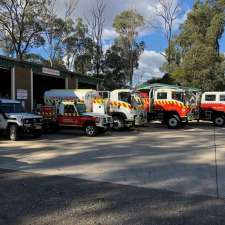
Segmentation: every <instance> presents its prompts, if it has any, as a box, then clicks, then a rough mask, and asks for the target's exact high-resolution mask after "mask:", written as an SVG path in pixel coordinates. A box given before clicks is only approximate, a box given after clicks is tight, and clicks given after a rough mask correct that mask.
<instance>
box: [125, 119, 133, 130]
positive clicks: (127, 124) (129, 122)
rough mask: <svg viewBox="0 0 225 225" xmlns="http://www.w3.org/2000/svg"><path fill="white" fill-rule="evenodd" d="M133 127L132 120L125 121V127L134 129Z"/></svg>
mask: <svg viewBox="0 0 225 225" xmlns="http://www.w3.org/2000/svg"><path fill="white" fill-rule="evenodd" d="M134 126H135V122H134V120H125V127H128V128H129V127H134Z"/></svg>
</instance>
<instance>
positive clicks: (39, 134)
mask: <svg viewBox="0 0 225 225" xmlns="http://www.w3.org/2000/svg"><path fill="white" fill-rule="evenodd" d="M33 136H34V137H35V138H40V137H41V136H42V131H41V130H35V131H33Z"/></svg>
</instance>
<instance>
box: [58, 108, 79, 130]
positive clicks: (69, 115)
mask: <svg viewBox="0 0 225 225" xmlns="http://www.w3.org/2000/svg"><path fill="white" fill-rule="evenodd" d="M79 118H80V117H79V115H78V113H77V111H76V109H75V106H74V105H73V104H71V105H69V104H68V105H67V104H66V105H64V114H63V116H62V117H61V121H60V125H62V126H71V127H72V126H81V123H80V119H79Z"/></svg>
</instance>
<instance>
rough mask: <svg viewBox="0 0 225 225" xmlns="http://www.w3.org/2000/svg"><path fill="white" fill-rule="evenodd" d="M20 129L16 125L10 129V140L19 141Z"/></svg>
mask: <svg viewBox="0 0 225 225" xmlns="http://www.w3.org/2000/svg"><path fill="white" fill-rule="evenodd" d="M19 136H20V135H19V128H18V126H17V125H16V124H12V125H10V127H9V138H10V140H11V141H17V140H19Z"/></svg>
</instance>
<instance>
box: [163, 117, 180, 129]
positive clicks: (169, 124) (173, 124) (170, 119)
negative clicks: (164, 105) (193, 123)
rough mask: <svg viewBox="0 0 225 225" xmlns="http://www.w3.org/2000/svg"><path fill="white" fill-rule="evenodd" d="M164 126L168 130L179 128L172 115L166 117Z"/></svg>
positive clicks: (178, 123)
mask: <svg viewBox="0 0 225 225" xmlns="http://www.w3.org/2000/svg"><path fill="white" fill-rule="evenodd" d="M166 124H167V127H168V128H171V129H176V128H178V127H179V125H180V122H179V120H178V119H177V118H176V117H175V116H174V115H172V116H169V117H168V119H167V121H166Z"/></svg>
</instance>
